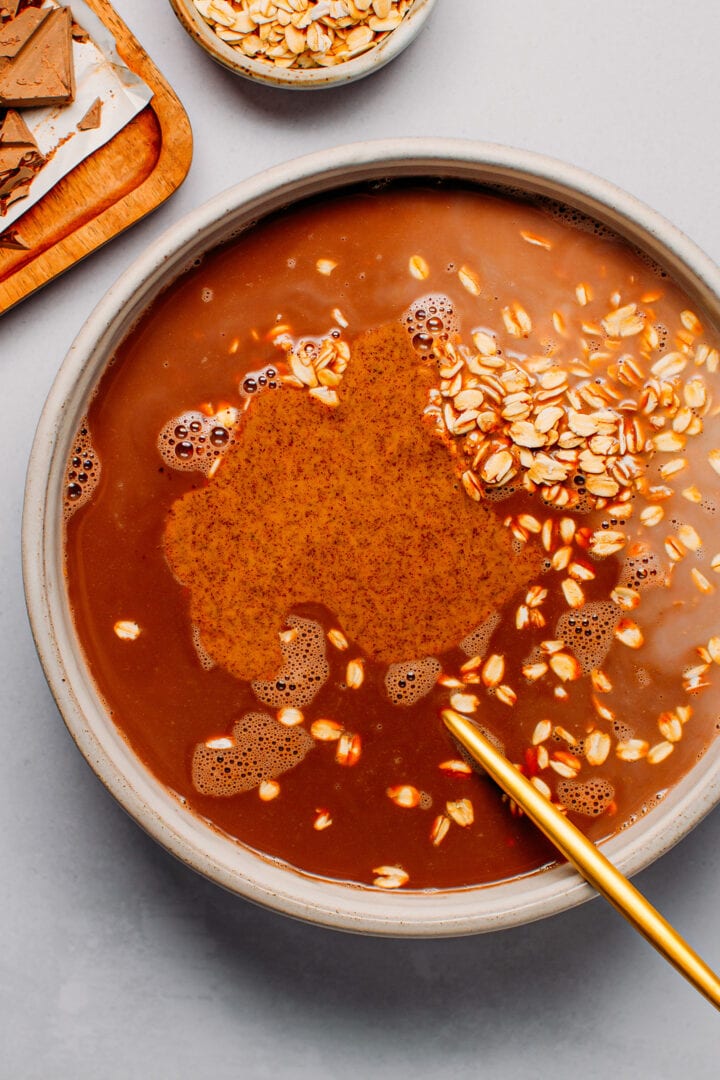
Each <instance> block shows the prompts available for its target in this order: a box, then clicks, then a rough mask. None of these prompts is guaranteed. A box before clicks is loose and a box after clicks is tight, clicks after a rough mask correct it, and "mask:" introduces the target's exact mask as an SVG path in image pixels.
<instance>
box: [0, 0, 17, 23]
mask: <svg viewBox="0 0 720 1080" xmlns="http://www.w3.org/2000/svg"><path fill="white" fill-rule="evenodd" d="M20 2H21V0H0V20H2V21H3V22H5V20H6V19H13V18H14V17H15V16H16V15H17V13H18V8H19V7H20Z"/></svg>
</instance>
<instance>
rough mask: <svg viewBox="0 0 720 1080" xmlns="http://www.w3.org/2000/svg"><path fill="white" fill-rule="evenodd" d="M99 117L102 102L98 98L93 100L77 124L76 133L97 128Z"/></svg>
mask: <svg viewBox="0 0 720 1080" xmlns="http://www.w3.org/2000/svg"><path fill="white" fill-rule="evenodd" d="M101 116H102V101H101V100H100V98H95V100H94V101H93V103H92V105H91V106H90V108H89V109H88V111H87V112H86V113H85V115H84V116H83V118H82V120H80V121H79V122H78V125H77V129H78V131H93V130H94V129H95V128H99V127H100V119H101Z"/></svg>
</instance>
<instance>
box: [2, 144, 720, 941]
mask: <svg viewBox="0 0 720 1080" xmlns="http://www.w3.org/2000/svg"><path fill="white" fill-rule="evenodd" d="M417 175H424V176H438V177H452V178H455V179H458V180H463V181H477V182H481V183H489V184H492V183H501V184H504V185H509V186H511V187H513V188H514V189H517V190H519V191H526V192H529V193H539V194H543V195H547V196H550V197H554V198H557V199H559V200H561V201H563V202H565V203H568V204H570V205H572V206H575V207H578V208H579V209H580V210H582V211H584V212H586V213H588V214H591V215H592V216H594V217H595V218H597V219H598V220H599V221H601V222H604V223H606V224H608V225H609V226H611V227H612V228H613V229H615V231H616V232H618V233H619V234H620V235H622V236H624V237H626V238H627V239H628V240H630V241H631V242H633V243H635V244H638V245H639V246H640V247H642V248H644V249H645V250H646V251H647V252H648V254H650V255H651V256H652V257H653V258H655V259H657V260H658V261H659V262H661V263H662V264H663V265H664V266H665V267H666V268H667V270H668V271H669V272H670V274H671V275H672V276H673V277H674V278H675V279H676V280H677V281H678V283H679V284H680V285H681V286H682V287H683V288H684V289H686V290H687V292H688V293H689V294H690V295H691V296H692V297H694V298H695V299H696V300H697V301H698V302H699V303H701V304H702V305H703V306H704V307H705V309H706V311H707V312H708V314H709V315H710V316H711V317H712V318H713V319H714V320H715V321H716V322H717V323H720V270H719V269H718V268H717V267H716V266H715V265H714V263H712V262H711V261H710V260H709V259H708V258H707V256H705V255H704V254H703V253H702V252H701V251H700V250H699V249H698V248H697V247H696V246H695V245H694V244H693V243H692V242H691V241H689V240H688V239H687V238H686V237H685V236H683V234H682V233H680V232H679V231H678V230H677V229H675V228H674V227H673V226H672V225H670V224H669V223H668V222H667V221H665V220H664V219H663V218H661V217H660V216H659V215H658V214H656V213H654V212H653V211H652V210H650V209H648V208H647V207H646V206H644V205H643V204H642V203H640V202H638V201H637V200H636V199H634V198H632V197H631V196H629V195H627V194H626V193H625V192H623V191H621V190H619V189H618V188H616V187H614V186H613V185H611V184H609V183H607V182H606V181H603V180H600V179H598V178H597V177H594V176H591V175H589V174H587V173H584V172H582V171H580V170H578V169H576V168H573V167H571V166H569V165H565V164H562V163H560V162H557V161H552V160H550V159H548V158H545V157H541V156H539V155H536V154H530V153H527V152H524V151H519V150H512V149H509V148H506V147H501V146H494V145H489V144H483V143H475V142H466V141H462V140H450V139H406V140H393V141H384V142H367V143H358V144H355V145H351V146H344V147H339V148H336V149H332V150H327V151H322V152H320V153H317V154H313V155H310V156H308V157H303V158H300V159H298V160H296V161H291V162H289V163H287V164H284V165H280V166H277V167H276V168H273V169H270V170H267V171H266V172H263V173H261V174H259V175H258V176H255V177H253V178H251V179H249V180H246V181H244V182H243V183H241V184H238V185H237V186H236V187H233V188H231V189H230V190H228V191H226V192H224V193H223V194H221V195H218V196H217V197H216V198H215V199H213V200H212V201H211V202H209V203H207V204H205V205H204V206H201V207H199V208H198V209H197V210H195V211H193V212H192V213H191V214H189V215H188V216H187V217H185V218H184V219H183V220H182V221H180V222H178V223H177V224H175V225H173V226H172V228H171V229H170V230H169V231H168V232H167V233H165V235H164V236H162V237H161V238H160V239H159V240H158V241H157V242H156V243H155V244H154V245H153V246H152V247H151V248H150V249H149V250H147V251H146V252H145V253H144V254H143V255H142V256H140V258H138V259H137V261H136V262H135V263H134V264H133V265H132V266H131V267H130V268H129V269H128V270H127V271H126V272H125V273H124V274H123V276H122V277H121V278H120V279H119V281H118V282H117V283H116V284H115V285H114V286H113V287H112V288H111V289H110V291H109V292H108V293H107V295H106V296H105V298H104V299H103V300H102V301H101V303H100V304H99V305H98V307H97V308H96V309H95V311H94V312H93V314H92V315H91V316H90V318H89V319H88V321H87V323H86V324H85V326H84V328H83V329H82V330H81V332H80V334H79V335H78V337H77V339H76V341H75V342H74V344H73V346H72V348H71V350H70V352H69V353H68V356H67V357H66V359H65V361H64V363H63V365H62V367H61V369H60V371H59V373H58V376H57V378H56V380H55V383H54V385H53V387H52V390H51V392H50V395H49V397H48V400H47V403H46V405H45V408H44V411H43V414H42V417H41V419H40V424H39V426H38V431H37V435H36V438H35V443H34V446H33V451H32V455H31V459H30V465H29V471H28V479H27V488H26V498H25V510H24V520H23V560H24V564H23V565H24V577H25V592H26V597H27V604H28V610H29V614H30V620H31V623H32V628H33V633H34V636H35V641H36V644H37V648H38V652H39V654H40V659H41V661H42V664H43V667H44V669H45V673H46V676H47V679H48V682H49V684H50V687H51V689H52V692H53V694H54V696H55V699H56V701H57V703H58V706H59V708H60V711H61V713H62V715H63V717H64V719H65V722H66V724H67V726H68V728H69V730H70V733H71V735H72V736H73V738H74V739H75V742H76V743H77V745H78V748H79V749H80V751H81V753H82V754H83V755H84V757H85V758H86V759H87V761H88V763H89V764H90V765H91V767H92V768H93V770H94V771H95V773H96V774H97V775H98V777H99V778H100V779H101V780H102V781H103V783H104V784H105V786H106V787H107V788H108V790H109V791H111V792H112V794H113V795H114V796H115V797H116V798H117V799H118V800H119V802H120V803H121V804H122V805H123V806H124V808H125V809H126V810H127V811H128V813H129V814H131V816H132V817H133V818H134V819H135V820H136V821H137V822H138V824H140V825H141V826H142V827H143V828H144V829H146V830H147V832H148V833H150V835H152V836H153V837H154V838H155V839H156V840H158V841H159V842H160V843H161V844H163V845H164V847H166V848H167V849H168V850H169V851H171V852H172V853H173V854H174V855H176V856H177V857H178V858H179V859H181V860H182V861H183V862H184V863H186V864H187V865H188V866H191V867H192V868H193V869H195V870H197V871H198V872H200V873H202V874H204V875H205V876H207V877H208V878H210V879H212V880H213V881H215V882H217V883H218V884H219V885H223V886H224V887H225V888H227V889H229V890H231V891H232V892H235V893H237V894H239V895H241V896H244V897H246V898H248V899H250V900H253V901H255V902H257V903H261V904H264V905H266V906H268V907H271V908H274V909H275V910H277V911H280V912H283V913H285V914H287V915H292V916H294V917H296V918H301V919H305V920H308V921H310V922H314V923H318V924H322V925H326V926H331V927H336V928H339V929H344V930H351V931H355V932H358V933H371V934H382V935H392V936H414V937H441V936H452V935H461V934H472V933H479V932H482V931H489V930H496V929H500V928H503V927H510V926H514V925H518V924H521V923H525V922H530V921H532V920H534V919H539V918H543V917H544V916H547V915H552V914H555V913H557V912H559V911H562V910H564V909H566V908H570V907H572V906H574V905H576V904H579V903H581V902H583V901H584V900H587V899H589V898H590V897H591V896H592V895H593V891H592V889H591V888H590V887H589V886H588V885H586V884H585V883H584V882H583V881H582V880H581V879H580V878H579V877H578V876H577V874H576V873H575V872H574V871H573V870H571V869H570V868H569V867H567V866H563V867H557V868H555V869H552V870H548V871H544V872H539V873H536V874H533V875H529V876H526V877H523V878H517V879H514V880H510V881H506V882H502V883H499V884H496V885H491V886H485V887H478V888H468V889H462V890H449V891H428V892H413V891H408V890H401V891H398V892H395V893H390V894H388V893H386V892H383V891H382V890H379V889H373V888H364V887H362V886H358V885H343V884H341V883H338V882H334V881H327V880H323V879H317V878H314V877H312V876H310V875H307V874H303V873H301V872H299V871H297V870H295V869H293V868H291V867H288V866H287V865H285V864H282V863H280V862H278V861H277V860H271V859H268V858H265V857H263V856H261V855H258V854H257V853H256V852H254V851H252V850H250V849H248V848H246V847H243V846H242V845H241V844H239V843H237V842H236V841H234V840H232V839H230V838H229V837H227V836H225V835H222V834H220V833H219V832H217V831H215V830H214V829H212V828H211V827H210V826H209V825H207V824H206V823H205V822H203V821H202V820H200V819H199V818H197V817H195V816H193V815H192V814H191V813H189V812H188V811H187V810H186V809H185V808H184V807H183V805H182V804H181V802H180V801H179V800H178V798H177V797H176V796H175V795H173V793H172V792H170V791H169V790H167V789H166V788H165V787H163V786H162V785H161V784H160V783H159V782H158V781H157V780H155V779H154V777H153V776H152V775H151V774H150V773H149V772H148V771H147V770H146V769H145V767H144V766H143V765H142V763H141V761H140V760H139V759H138V758H137V757H136V756H135V755H134V753H133V752H132V751H131V749H130V748H129V746H128V745H127V744H126V743H125V741H124V740H123V738H122V736H121V735H120V734H119V732H118V731H117V729H116V728H115V726H114V725H113V723H112V721H111V719H110V718H109V716H108V715H107V712H106V710H105V708H104V706H103V703H102V701H101V700H100V698H99V696H98V693H97V691H96V689H95V687H94V685H93V682H92V680H91V678H90V676H89V674H88V671H87V668H86V666H85V663H84V660H83V656H82V654H81V652H80V649H79V646H78V644H77V640H76V637H75V633H74V630H73V625H72V618H71V614H70V610H69V607H68V601H67V596H66V592H65V585H64V575H63V541H62V527H61V523H62V493H63V476H64V467H65V462H66V459H67V455H68V452H69V449H70V445H71V441H72V439H73V436H74V433H75V431H76V429H77V426H78V423H79V421H80V419H81V417H82V416H83V414H84V413H85V411H86V409H87V402H88V397H89V395H90V393H91V391H92V388H93V387H94V385H95V383H96V382H97V380H98V378H99V376H100V374H101V372H102V370H103V369H104V367H105V365H106V363H107V360H108V358H109V357H110V356H111V355H112V354H113V352H114V350H115V348H116V346H117V344H118V343H119V342H120V341H121V340H122V339H123V337H124V336H125V334H126V333H127V332H128V330H129V328H130V327H131V326H132V324H133V323H134V321H135V320H136V319H137V318H138V316H139V315H140V314H141V313H142V312H143V311H144V310H145V308H147V306H148V305H149V304H150V303H151V301H152V300H153V298H154V297H155V296H156V295H157V293H158V292H159V291H160V290H161V289H163V288H165V287H166V286H167V285H168V284H169V283H170V282H172V281H173V280H174V279H175V278H176V277H177V276H178V275H179V274H181V273H182V272H183V269H184V268H186V267H188V266H189V265H190V264H191V263H192V262H193V260H194V259H196V258H198V257H199V256H200V255H202V254H203V253H204V252H205V251H207V250H209V249H211V248H212V247H214V246H215V245H216V244H217V243H219V242H220V241H221V240H225V239H227V238H228V237H231V236H233V235H236V234H238V233H240V232H242V231H243V230H244V229H246V228H247V227H249V226H250V225H251V224H253V223H254V222H256V221H257V220H258V219H259V218H261V217H262V216H264V215H265V214H267V213H268V212H270V211H273V210H276V209H278V208H280V207H282V206H287V205H288V204H289V203H292V202H294V201H295V200H297V199H301V198H304V197H306V196H308V195H313V194H317V193H319V192H323V191H328V190H331V189H333V188H337V187H339V186H343V185H345V184H348V183H353V182H359V181H363V180H368V179H381V178H385V177H412V176H417ZM718 801H720V740H716V741H715V743H714V744H713V745H712V746H711V748H710V749H709V750H708V752H707V753H706V754H705V756H704V757H703V758H702V759H701V760H700V761H699V762H698V764H697V765H696V766H695V768H694V769H693V770H692V771H691V772H690V773H689V775H688V776H686V777H685V779H684V780H682V781H681V782H680V783H679V784H678V785H677V786H676V787H675V788H673V789H672V790H671V791H670V793H669V794H668V795H667V796H666V798H665V799H664V800H663V801H662V802H661V803H660V804H659V805H658V806H657V807H655V809H653V810H652V811H651V812H650V813H648V814H647V815H646V816H645V817H643V818H642V819H641V820H639V821H638V822H637V823H635V824H634V825H632V827H630V828H628V829H626V830H624V831H622V832H620V833H619V834H618V835H617V836H615V837H613V838H612V839H611V840H609V841H608V842H607V843H605V844H604V845H603V850H604V851H605V853H606V854H607V855H608V857H609V858H611V859H612V861H613V862H614V863H615V864H616V865H617V866H618V867H619V868H620V870H622V871H623V873H625V874H628V875H630V874H633V873H635V872H637V871H638V870H640V869H642V868H643V867H645V866H647V865H648V864H649V863H651V862H652V861H653V860H654V859H656V858H657V857H658V856H660V855H662V854H663V853H664V852H665V851H667V850H668V849H669V848H670V847H671V846H672V845H673V844H675V843H676V842H677V841H678V840H680V839H681V838H682V837H683V836H684V835H685V834H686V833H687V832H688V831H689V830H690V829H691V828H693V826H694V825H696V824H697V823H698V822H699V821H700V820H701V818H702V817H703V816H704V815H705V814H706V813H707V812H708V811H709V810H710V809H711V808H712V807H713V806H714V805H715V804H716V803H717V802H718Z"/></svg>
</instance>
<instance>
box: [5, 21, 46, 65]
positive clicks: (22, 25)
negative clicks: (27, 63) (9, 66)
mask: <svg viewBox="0 0 720 1080" xmlns="http://www.w3.org/2000/svg"><path fill="white" fill-rule="evenodd" d="M49 14H50V8H42V9H41V8H26V9H25V11H23V12H21V14H20V15H18V17H17V18H16V19H12V20H11V21H10V22H7V23H5V24H4V26H2V27H0V64H2V61H3V60H8V59H13V57H15V56H17V54H18V53H19V52H20V50H21V49H22V48H24V46H25V45H26V44H27V43H28V41H29V40H30V38H31V37H32V36H33V34H34V33H35V31H36V30H37V28H38V27H39V26H40V23H42V22H44V21H45V19H46V18H47V17H48V15H49Z"/></svg>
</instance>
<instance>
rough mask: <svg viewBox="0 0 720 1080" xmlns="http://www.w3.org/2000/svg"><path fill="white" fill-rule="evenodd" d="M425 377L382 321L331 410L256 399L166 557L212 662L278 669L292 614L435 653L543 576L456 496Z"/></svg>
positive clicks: (191, 496) (392, 650)
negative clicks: (321, 609)
mask: <svg viewBox="0 0 720 1080" xmlns="http://www.w3.org/2000/svg"><path fill="white" fill-rule="evenodd" d="M432 381H433V373H432V371H431V369H430V368H429V367H427V366H425V365H423V364H422V362H421V361H419V359H418V356H417V354H416V353H415V352H414V350H413V349H412V346H411V345H410V343H409V340H408V337H407V334H406V333H405V331H404V330H403V329H402V328H400V327H399V326H386V327H382V328H380V329H377V330H373V331H370V332H368V333H367V334H365V335H363V337H361V338H360V339H359V340H358V341H357V342H355V344H354V346H353V351H352V359H351V362H350V364H349V366H348V369H347V372H346V374H345V376H344V379H343V382H342V385H341V387H340V388H339V398H340V403H339V406H338V407H337V408H336V409H328V408H326V407H325V406H323V405H322V404H320V403H318V402H316V401H313V400H312V399H311V398H310V397H309V396H308V395H307V394H304V393H302V392H297V391H295V390H292V389H288V388H284V389H281V390H278V391H271V392H267V393H265V394H263V395H262V396H261V397H259V398H258V399H257V400H256V401H255V402H254V403H253V405H252V407H251V409H250V410H249V412H248V415H247V418H246V421H245V423H244V425H243V427H242V429H241V430H240V432H239V433H238V437H237V442H236V444H235V446H234V447H233V448H232V450H231V451H230V452H229V454H228V456H227V458H226V459H225V461H224V462H223V465H222V467H221V468H220V469H219V471H218V472H217V474H216V476H215V477H214V478H213V479H212V480H211V481H209V482H208V483H207V484H206V485H205V486H203V487H202V488H199V489H196V490H194V491H191V492H189V493H187V494H186V495H184V496H183V497H182V498H180V499H178V500H177V501H176V502H175V504H174V505H173V507H172V509H171V512H170V515H169V517H168V521H167V524H166V529H165V551H166V556H167V559H168V563H169V565H170V567H171V569H172V571H173V573H174V574H175V576H176V577H177V579H178V580H179V581H180V582H181V583H183V584H184V585H186V586H187V587H188V589H189V598H190V618H191V621H192V622H193V623H194V624H196V625H197V626H198V627H199V628H200V634H201V637H202V641H203V645H204V646H205V648H206V649H207V650H208V652H209V653H210V654H211V656H212V657H213V658H214V659H215V660H216V662H217V663H218V664H220V665H222V666H223V667H224V668H226V669H227V670H228V671H230V672H231V673H232V674H233V675H235V676H236V677H238V678H241V679H253V678H258V677H261V678H262V677H265V678H269V677H272V675H273V674H274V673H275V672H276V671H277V670H278V669H279V667H280V665H281V654H280V648H279V641H278V632H279V631H280V630H281V628H282V627H283V625H284V623H285V620H286V618H287V616H288V614H289V613H290V612H291V610H292V609H293V608H294V607H296V606H297V605H299V604H303V603H308V602H315V603H320V604H323V605H325V606H326V607H327V608H328V609H329V610H330V611H332V612H334V614H335V615H336V617H337V619H338V621H339V623H340V625H341V626H342V628H343V630H344V631H345V633H346V634H347V635H348V636H349V637H350V638H351V639H352V640H354V641H355V642H356V643H357V645H358V646H359V647H360V648H361V649H363V650H364V651H365V652H366V653H367V654H368V655H369V656H370V657H371V658H373V659H375V660H377V661H379V662H381V663H392V662H394V661H398V660H402V659H403V658H407V657H408V656H426V655H436V654H439V653H443V652H445V651H447V650H448V649H450V648H452V647H454V646H456V645H457V643H458V642H459V641H460V640H461V639H462V638H464V637H465V636H466V635H467V634H468V633H469V632H470V631H471V630H472V629H473V628H474V627H475V626H477V625H478V624H479V623H481V622H482V621H483V619H485V618H487V616H488V615H489V614H490V613H491V612H492V611H494V610H496V609H498V608H499V607H500V606H501V605H502V604H503V603H504V602H505V601H506V600H507V599H508V598H509V597H510V596H511V595H512V594H513V593H514V592H516V591H517V590H518V589H519V588H521V587H522V586H523V585H524V584H526V583H527V582H529V581H530V580H531V579H532V578H533V577H534V576H535V575H536V574H537V572H538V570H539V567H540V564H541V561H542V552H541V551H540V549H539V547H536V546H535V545H533V544H528V545H526V546H525V547H524V548H523V550H522V551H521V552H520V553H518V552H516V551H515V550H514V549H513V546H512V537H511V535H510V534H509V532H508V530H507V529H505V528H503V526H502V523H501V521H500V520H499V519H498V517H497V515H496V513H495V512H494V511H493V510H492V509H491V508H490V507H488V506H486V505H485V504H481V503H473V502H471V501H470V500H469V499H468V498H467V496H466V495H465V493H464V491H463V489H462V486H461V484H460V482H459V479H458V477H457V474H456V472H455V470H454V468H453V462H452V458H451V456H450V455H449V454H448V451H447V448H446V447H445V446H444V445H443V444H442V443H441V442H440V441H439V440H438V439H437V438H436V436H434V435H433V433H432V431H431V430H430V428H429V427H428V425H427V423H424V422H423V420H422V414H423V409H424V407H425V405H426V402H427V392H428V388H429V387H430V386H431V385H432Z"/></svg>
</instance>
